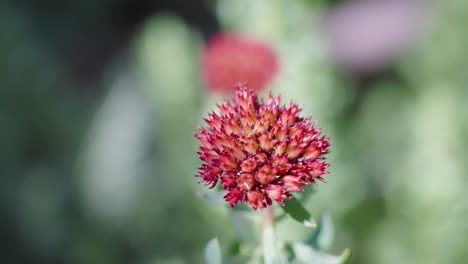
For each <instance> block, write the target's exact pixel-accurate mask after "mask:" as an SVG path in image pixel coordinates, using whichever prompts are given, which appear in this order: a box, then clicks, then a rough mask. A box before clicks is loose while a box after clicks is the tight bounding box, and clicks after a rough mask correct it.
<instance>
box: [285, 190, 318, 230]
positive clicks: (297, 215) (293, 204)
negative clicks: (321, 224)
mask: <svg viewBox="0 0 468 264" xmlns="http://www.w3.org/2000/svg"><path fill="white" fill-rule="evenodd" d="M282 208H283V210H284V211H285V212H286V213H287V214H289V215H290V216H291V217H292V218H293V219H294V220H296V221H298V222H300V223H302V224H304V225H305V226H306V227H312V228H313V227H316V226H317V224H316V223H315V222H314V220H313V219H312V216H311V215H310V213H309V212H308V211H307V210H306V209H305V208H304V207H303V206H302V204H301V203H300V202H299V201H298V200H297V199H296V198H295V197H292V198H291V199H288V200H286V201H284V206H283V207H282Z"/></svg>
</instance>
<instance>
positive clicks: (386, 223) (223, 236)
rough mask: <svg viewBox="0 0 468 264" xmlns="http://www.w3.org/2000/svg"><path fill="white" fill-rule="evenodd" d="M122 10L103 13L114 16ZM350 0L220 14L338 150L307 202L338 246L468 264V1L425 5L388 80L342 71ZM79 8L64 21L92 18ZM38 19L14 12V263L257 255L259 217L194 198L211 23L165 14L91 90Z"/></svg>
mask: <svg viewBox="0 0 468 264" xmlns="http://www.w3.org/2000/svg"><path fill="white" fill-rule="evenodd" d="M112 2H113V1H105V2H102V3H101V4H99V5H97V4H96V6H95V9H93V10H95V12H96V14H97V13H99V14H101V12H102V14H106V15H108V16H111V15H112V14H108V13H106V8H107V7H108V6H107V5H109V6H112ZM342 2H346V1H305V0H304V1H294V2H292V1H286V0H273V1H266V0H263V1H255V2H252V1H247V0H239V1H230V0H219V1H214V2H213V3H212V4H210V5H209V7H210V8H212V9H211V12H212V15H213V16H216V17H217V19H218V21H219V23H220V25H221V26H222V28H223V29H224V30H229V31H235V32H242V33H243V34H245V35H247V36H256V37H259V38H262V39H263V40H264V41H266V42H268V43H269V44H270V45H271V46H272V47H273V48H274V49H275V50H276V51H277V53H278V56H279V58H280V63H281V64H280V65H281V73H280V75H279V76H278V77H277V78H276V79H275V81H274V82H273V83H272V85H271V87H270V88H271V89H272V90H273V91H274V92H275V93H281V94H282V98H283V100H284V102H289V101H290V100H294V101H295V102H297V103H298V104H299V105H302V106H303V107H304V115H313V116H314V118H315V119H318V120H319V126H320V127H322V128H323V130H324V132H325V133H327V134H329V135H330V136H331V138H332V139H333V140H334V145H333V147H332V153H331V154H330V159H331V163H332V167H331V168H330V171H331V174H330V175H328V177H327V180H328V181H329V183H328V184H319V186H318V187H317V188H315V189H314V190H315V191H316V192H314V193H313V194H312V195H310V196H308V197H307V199H306V200H307V202H306V207H307V209H308V210H309V211H310V212H311V213H312V216H313V217H315V218H317V217H318V216H320V215H322V214H324V213H327V212H328V213H329V215H330V217H331V218H332V219H333V222H334V224H335V227H334V230H333V232H334V234H335V235H336V239H335V242H334V244H333V245H332V246H331V248H330V252H332V253H334V254H335V255H337V254H339V253H340V252H341V251H342V249H343V248H345V247H350V248H352V249H353V257H352V260H351V263H360V264H362V263H382V264H387V263H389V264H390V263H460V264H461V263H466V259H468V252H467V251H466V244H467V243H468V226H467V225H466V219H467V218H468V203H467V202H466V201H467V200H468V194H467V193H468V192H467V190H468V181H467V177H468V165H467V164H468V163H467V162H466V160H467V159H468V151H467V149H468V148H467V146H468V119H467V116H468V106H467V105H468V104H466V101H467V100H468V89H467V85H468V77H467V76H468V75H467V74H466V73H467V71H468V53H466V52H465V47H467V46H468V30H467V28H466V23H468V3H467V2H466V1H464V0H450V1H433V2H432V3H431V4H427V9H428V10H430V12H429V15H428V20H427V21H426V24H425V29H424V32H423V33H422V34H421V36H420V37H419V38H418V39H417V40H415V41H414V43H413V46H412V47H411V48H409V49H407V50H405V51H404V52H403V53H402V55H401V56H399V57H398V58H396V59H395V61H394V62H392V63H391V64H389V65H387V66H386V67H385V68H384V70H381V71H380V72H377V73H370V74H368V73H366V74H357V73H354V72H352V71H346V70H342V69H341V68H338V67H336V65H334V64H333V62H332V60H331V58H330V56H329V53H327V50H328V49H327V42H326V40H325V38H324V35H323V34H322V33H323V32H322V28H321V25H322V20H321V18H322V17H323V16H324V15H325V14H326V13H327V12H328V9H329V8H333V6H334V5H340V4H342ZM348 2H349V1H348ZM207 4H208V3H207ZM76 5H77V6H80V5H79V4H76ZM88 5H92V6H93V7H94V4H91V3H90V2H89V1H88V2H87V4H86V6H82V8H83V9H79V10H87V9H92V8H91V7H89V6H88ZM78 13H81V14H82V15H83V18H81V17H80V16H79V15H77V17H74V19H73V20H66V19H65V20H66V21H68V22H70V21H74V22H73V23H71V22H70V23H68V24H67V23H64V24H63V25H70V27H71V24H74V23H78V24H79V23H85V22H84V19H85V15H84V13H86V12H83V11H80V12H78ZM93 14H94V13H93ZM93 17H95V18H96V21H97V20H99V19H98V18H99V17H100V16H99V15H94V16H93ZM57 20H59V21H60V19H58V18H57ZM34 21H35V20H34V17H32V13H29V12H24V11H21V9H20V8H14V7H12V6H7V5H5V4H3V6H2V8H0V31H1V32H2V37H1V41H0V55H1V56H0V57H1V58H2V60H1V61H0V85H1V86H0V87H1V88H0V102H1V103H0V146H1V148H0V165H1V166H0V171H1V174H2V178H1V184H0V190H1V192H0V209H1V212H0V213H1V217H0V219H1V220H0V221H1V225H0V226H1V230H2V234H3V235H2V238H3V239H2V243H1V244H0V246H1V251H2V256H1V258H2V260H1V262H2V263H77V264H78V263H101V264H103V263H161V264H163V263H166V264H168V263H203V249H204V247H205V244H206V243H207V242H208V241H209V239H211V238H212V237H214V236H218V237H219V240H220V244H221V250H222V251H223V255H224V254H228V253H229V251H245V250H246V249H245V248H242V247H239V244H238V242H237V240H238V237H239V236H241V237H242V236H244V237H247V239H250V240H252V238H248V234H249V232H247V233H242V232H243V231H242V230H239V226H243V224H242V223H244V222H242V221H244V220H245V219H244V218H242V217H244V216H243V215H241V216H239V215H236V214H237V213H234V214H233V213H232V212H230V210H228V209H227V208H225V207H217V206H212V205H208V204H205V203H204V202H203V201H201V199H198V197H197V195H196V193H197V192H199V191H201V190H204V189H205V188H204V187H203V186H199V185H198V184H197V179H196V178H194V177H193V175H194V174H195V173H196V168H197V166H198V165H199V161H198V160H197V155H196V148H197V142H196V141H195V139H194V138H193V133H194V132H195V131H196V130H197V127H198V126H199V125H200V124H201V120H202V118H203V117H205V116H206V114H207V112H208V111H211V110H213V107H214V105H215V103H216V102H218V101H219V100H220V99H221V96H220V95H216V94H209V93H208V91H207V90H206V89H205V88H204V87H203V84H202V81H201V78H200V69H199V65H200V64H199V55H200V52H201V48H202V47H203V39H204V38H203V35H202V34H201V33H200V32H202V31H203V30H204V29H200V28H197V27H194V26H193V25H191V24H190V23H188V22H187V21H186V20H182V19H181V18H180V17H179V16H178V15H177V13H173V14H168V13H156V14H155V15H154V16H152V17H150V18H148V19H146V20H145V21H144V22H143V23H142V24H141V25H140V26H139V27H138V29H137V30H135V31H134V32H132V35H131V37H130V42H129V43H130V44H128V45H126V46H125V48H124V49H123V51H122V52H121V53H118V54H117V55H115V56H114V58H113V59H112V63H111V64H110V66H107V67H106V68H105V69H104V73H105V74H104V77H103V78H102V79H101V80H99V81H96V82H94V83H93V84H89V83H86V82H84V83H83V82H79V81H77V80H76V79H74V78H71V77H70V76H69V72H68V71H67V70H66V69H64V67H63V65H64V63H65V64H66V63H67V59H66V58H61V57H60V53H59V54H57V53H54V52H53V51H54V47H53V45H52V46H48V45H49V44H47V43H48V42H44V41H43V40H44V39H45V38H46V36H43V35H40V34H38V33H37V32H36V31H35V29H37V26H34V25H35V24H34ZM88 23H91V22H88ZM96 23H98V22H96ZM46 24H47V23H45V24H44V25H46ZM104 28H107V27H104ZM55 30H56V31H54V32H61V33H60V34H59V35H57V36H54V38H53V39H55V38H57V39H60V40H59V41H63V42H67V43H68V42H72V40H71V39H68V36H69V33H70V32H71V31H73V28H69V27H68V26H63V27H61V29H60V30H58V29H55ZM41 32H43V31H41ZM44 32H47V31H44ZM109 38H110V37H109ZM89 45H91V46H92V45H93V42H92V41H90V44H89ZM96 45H99V44H96ZM72 46H73V45H72ZM88 58H89V57H88ZM96 63H98V62H96ZM100 65H102V64H100ZM72 69H73V67H72ZM90 86H91V87H90ZM93 89H95V90H96V92H89V90H93ZM83 91H84V92H83ZM317 220H318V219H317ZM239 221H241V222H239ZM239 223H241V224H239ZM252 232H258V230H254V231H252ZM312 233H313V230H304V227H303V226H302V225H300V224H298V223H296V222H294V221H292V220H290V219H284V220H282V221H281V222H280V223H279V225H278V234H277V235H278V236H279V237H280V238H281V239H284V240H286V241H303V242H306V241H307V240H308V239H309V238H310V236H311V235H312ZM251 243H255V241H251Z"/></svg>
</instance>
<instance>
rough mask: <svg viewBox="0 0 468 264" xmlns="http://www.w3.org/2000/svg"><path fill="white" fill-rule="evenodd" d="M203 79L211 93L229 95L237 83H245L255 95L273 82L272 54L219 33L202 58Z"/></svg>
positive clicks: (248, 41) (255, 44)
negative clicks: (226, 93)
mask: <svg viewBox="0 0 468 264" xmlns="http://www.w3.org/2000/svg"><path fill="white" fill-rule="evenodd" d="M202 68H203V72H202V73H203V77H204V81H205V83H206V85H207V86H208V87H209V88H210V89H213V90H220V91H224V92H230V91H232V87H233V86H234V85H235V84H236V83H238V82H247V83H248V84H249V87H250V88H252V89H254V90H256V91H258V90H261V89H263V88H265V86H266V85H267V84H268V83H269V82H270V81H271V80H272V79H273V77H274V76H275V74H276V72H277V71H278V63H277V59H276V56H275V54H274V53H273V51H272V50H271V49H270V47H268V46H267V45H266V44H264V43H260V42H256V41H254V40H251V39H248V38H245V37H242V36H238V35H234V34H226V33H219V34H217V35H216V36H215V37H213V38H212V39H211V40H210V41H209V42H208V44H207V45H206V46H205V48H204V50H203V54H202Z"/></svg>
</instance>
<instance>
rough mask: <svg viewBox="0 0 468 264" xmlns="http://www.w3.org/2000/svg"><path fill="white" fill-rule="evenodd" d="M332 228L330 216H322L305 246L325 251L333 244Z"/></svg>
mask: <svg viewBox="0 0 468 264" xmlns="http://www.w3.org/2000/svg"><path fill="white" fill-rule="evenodd" d="M334 233H335V231H334V228H333V223H332V220H331V216H330V214H323V215H322V217H320V222H319V225H318V227H317V231H315V233H314V235H313V236H312V238H311V239H310V240H309V241H307V244H309V245H312V246H313V247H315V248H317V249H320V250H327V249H329V248H330V246H331V245H332V242H333V236H334Z"/></svg>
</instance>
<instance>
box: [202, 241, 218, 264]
mask: <svg viewBox="0 0 468 264" xmlns="http://www.w3.org/2000/svg"><path fill="white" fill-rule="evenodd" d="M205 263H206V264H221V248H220V247H219V241H218V238H217V237H215V238H213V239H211V240H210V241H209V242H208V244H207V245H206V248H205Z"/></svg>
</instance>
